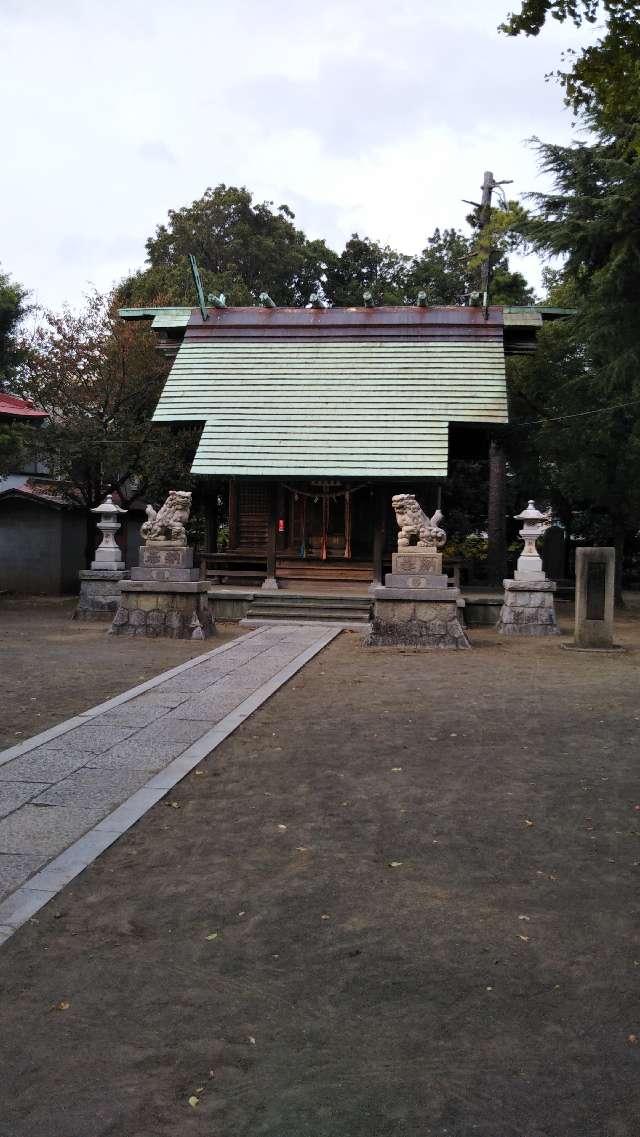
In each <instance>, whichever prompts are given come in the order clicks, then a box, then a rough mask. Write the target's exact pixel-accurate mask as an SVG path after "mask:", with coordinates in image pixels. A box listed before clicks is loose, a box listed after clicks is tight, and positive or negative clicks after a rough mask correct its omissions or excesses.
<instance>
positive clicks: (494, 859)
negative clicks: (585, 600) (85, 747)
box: [0, 618, 640, 1137]
mask: <svg viewBox="0 0 640 1137" xmlns="http://www.w3.org/2000/svg"><path fill="white" fill-rule="evenodd" d="M618 637H619V639H620V641H621V642H623V643H626V644H627V645H628V646H629V648H630V650H628V651H627V652H626V653H625V654H620V655H617V656H616V655H606V656H596V655H578V654H570V653H567V652H565V651H562V650H561V648H560V646H559V644H558V642H557V641H556V640H554V639H548V640H544V641H535V640H530V641H519V642H513V641H511V642H505V641H503V642H500V641H499V640H498V639H497V637H496V636H495V633H493V632H491V631H485V630H483V629H478V630H476V631H475V632H474V633H473V636H472V638H473V642H474V648H475V650H473V651H471V652H466V653H461V652H460V653H455V652H441V653H438V652H435V653H423V654H419V653H411V652H406V653H405V652H401V653H398V654H396V653H391V652H388V651H387V652H384V651H373V652H365V651H364V650H363V649H361V648H360V647H359V644H358V639H357V637H356V635H354V634H347V633H345V634H344V635H342V636H340V637H339V639H338V640H337V641H336V642H334V643H333V644H332V645H330V646H329V647H328V648H327V649H326V650H325V651H324V652H323V653H322V654H321V655H320V656H318V657H317V658H316V659H314V660H313V661H312V662H311V663H310V664H309V665H308V666H307V667H306V668H305V669H304V671H303V672H301V673H300V674H299V675H298V676H297V677H295V678H294V679H293V680H291V681H290V683H289V684H288V685H287V686H286V687H285V688H283V689H282V690H281V691H280V692H279V693H278V694H277V695H275V696H274V697H273V698H272V699H271V700H270V701H269V702H268V703H266V704H265V705H264V706H263V707H262V708H261V709H260V710H259V711H258V712H257V713H256V714H255V715H253V716H252V717H251V718H250V719H249V720H247V722H246V723H245V724H244V725H243V727H242V728H241V729H239V730H238V731H237V732H236V733H235V734H234V735H233V736H232V737H231V738H229V739H228V740H227V741H226V742H225V743H224V744H223V745H222V746H221V747H220V748H219V749H218V750H217V751H216V752H215V753H214V754H213V755H212V756H211V757H210V758H208V759H206V760H205V761H204V762H203V763H202V764H201V766H200V767H199V768H198V769H197V770H196V771H194V772H193V773H192V774H191V775H190V776H189V777H187V778H186V779H185V780H184V781H183V782H182V783H180V785H179V786H178V787H177V788H176V789H175V790H174V791H172V793H171V795H170V797H169V799H168V800H166V801H164V802H162V803H160V804H158V806H156V807H155V808H154V809H153V810H152V811H151V812H150V813H149V814H147V816H146V817H145V818H143V820H142V821H141V822H140V823H139V824H138V825H136V826H135V828H134V829H133V830H131V832H130V834H129V835H127V836H126V837H125V838H123V839H121V840H120V841H119V842H118V843H117V844H116V845H115V846H114V847H112V848H111V849H110V850H109V851H108V852H107V853H106V854H104V855H103V856H102V857H101V858H100V859H99V860H98V861H97V862H96V863H95V865H94V866H93V867H91V868H89V869H88V870H87V871H86V872H85V873H84V874H83V875H82V876H81V877H80V878H79V879H78V880H77V881H75V882H74V883H73V884H72V885H70V886H69V887H68V888H67V889H66V890H65V891H64V892H63V893H62V894H61V895H60V896H59V898H58V899H57V900H55V901H54V902H52V903H51V904H50V905H49V906H48V907H47V908H46V909H44V910H43V911H42V912H41V913H40V914H39V915H38V917H37V918H35V919H34V920H33V921H31V922H30V923H29V924H28V925H26V926H25V927H24V928H22V929H21V930H20V931H19V932H18V933H17V934H16V935H15V936H14V937H13V938H12V939H11V940H9V941H8V942H7V944H5V946H4V947H3V948H2V949H0V1007H1V1017H2V1030H1V1032H0V1062H1V1066H0V1069H1V1070H2V1079H1V1082H2V1088H1V1090H0V1094H1V1096H2V1103H3V1104H2V1108H1V1110H0V1117H1V1120H0V1134H1V1137H178V1135H179V1137H191V1135H193V1137H638V1134H639V1133H640V1078H639V1074H640V1068H639V1067H640V1003H639V1001H638V984H639V981H640V942H639V928H638V918H637V915H638V912H637V909H638V903H637V902H638V890H637V874H638V867H639V862H640V845H639V842H638V836H639V831H640V810H639V806H640V786H639V784H638V762H637V738H638V723H639V721H640V700H639V699H638V680H639V678H640V622H639V621H638V620H637V619H632V618H627V619H625V620H624V621H620V622H619V623H618ZM136 647H137V645H136ZM140 674H142V670H140Z"/></svg>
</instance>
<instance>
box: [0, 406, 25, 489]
mask: <svg viewBox="0 0 640 1137" xmlns="http://www.w3.org/2000/svg"><path fill="white" fill-rule="evenodd" d="M25 452H26V447H25V437H24V428H23V427H22V426H21V425H20V424H18V423H15V422H12V423H8V422H3V421H2V419H0V478H3V477H5V476H6V475H7V474H10V473H11V472H12V471H15V470H19V469H20V468H21V466H22V465H23V459H24V455H25Z"/></svg>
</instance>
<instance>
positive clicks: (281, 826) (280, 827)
mask: <svg viewBox="0 0 640 1137" xmlns="http://www.w3.org/2000/svg"><path fill="white" fill-rule="evenodd" d="M286 828H287V827H286V825H279V826H278V829H282V830H284V829H286Z"/></svg>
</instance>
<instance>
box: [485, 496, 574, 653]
mask: <svg viewBox="0 0 640 1137" xmlns="http://www.w3.org/2000/svg"><path fill="white" fill-rule="evenodd" d="M515 519H516V521H521V522H522V529H521V530H520V536H521V537H522V540H523V541H524V549H523V550H522V553H521V554H520V556H519V557H518V566H517V568H516V571H515V573H514V574H513V580H505V581H503V584H504V603H503V605H502V608H501V610H500V618H499V620H498V623H497V625H496V627H497V630H498V632H500V634H501V635H503V636H557V635H559V634H560V629H559V628H558V625H557V624H556V613H555V607H554V604H553V594H554V592H555V590H556V585H555V581H553V580H549V579H548V577H547V575H546V573H545V572H544V570H543V568H542V559H541V557H540V556H539V554H538V550H537V547H536V541H537V540H538V538H539V537H541V536H542V534H543V533H544V531H545V529H546V528H547V527H548V525H549V524H550V518H549V515H548V514H546V513H541V512H540V510H539V509H536V507H535V502H533V501H530V502H529V504H528V505H527V508H526V509H523V511H522V513H518V514H516V518H515Z"/></svg>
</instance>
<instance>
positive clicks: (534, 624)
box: [496, 580, 560, 636]
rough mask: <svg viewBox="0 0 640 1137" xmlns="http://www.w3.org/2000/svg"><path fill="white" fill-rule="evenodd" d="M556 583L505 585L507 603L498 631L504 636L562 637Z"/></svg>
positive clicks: (505, 600) (512, 582) (516, 583)
mask: <svg viewBox="0 0 640 1137" xmlns="http://www.w3.org/2000/svg"><path fill="white" fill-rule="evenodd" d="M555 587H556V586H555V584H554V583H553V581H550V580H545V581H531V582H524V581H515V580H505V581H504V589H505V592H504V602H503V605H502V608H501V610H500V618H499V620H498V623H497V625H496V628H497V631H498V632H500V634H501V635H503V636H549V635H559V634H560V630H559V628H558V625H557V623H556V613H555V607H554V603H553V594H554V592H555Z"/></svg>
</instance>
